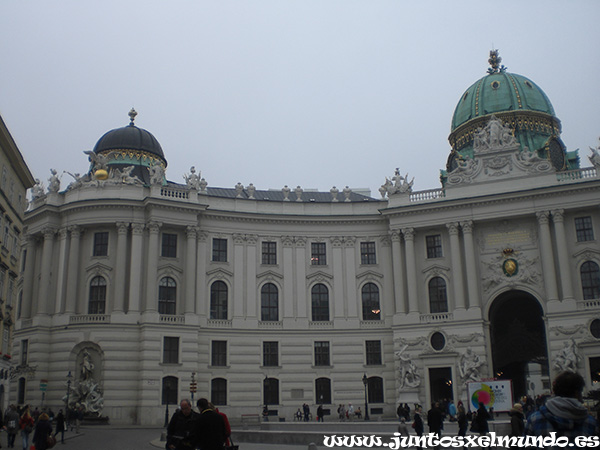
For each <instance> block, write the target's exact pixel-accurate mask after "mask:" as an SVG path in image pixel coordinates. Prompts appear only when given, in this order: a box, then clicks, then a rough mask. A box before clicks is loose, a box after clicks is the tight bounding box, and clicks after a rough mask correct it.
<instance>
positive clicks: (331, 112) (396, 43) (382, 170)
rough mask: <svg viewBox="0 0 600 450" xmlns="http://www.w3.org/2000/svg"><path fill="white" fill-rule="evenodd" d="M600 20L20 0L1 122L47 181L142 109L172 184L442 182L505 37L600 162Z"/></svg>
mask: <svg viewBox="0 0 600 450" xmlns="http://www.w3.org/2000/svg"><path fill="white" fill-rule="evenodd" d="M599 24H600V1H598V0H587V1H586V0H571V1H565V0H562V1H557V0H543V1H525V0H504V1H502V2H497V1H483V0H478V1H461V0H454V1H446V0H415V1H403V0H298V1H296V0H238V1H230V0H214V1H204V0H195V1H182V0H171V1H165V0H161V1H157V0H143V1H135V0H129V1H122V0H102V1H81V0H73V1H58V0H57V1H48V0H31V1H17V0H13V1H10V0H3V1H1V2H0V61H1V69H0V114H1V115H2V117H3V118H4V121H5V122H6V124H7V126H8V127H9V130H10V131H11V133H12V135H13V137H14V139H15V141H16V142H17V144H18V146H19V148H20V150H21V152H22V153H23V155H24V157H25V160H26V161H27V163H28V165H29V167H30V169H31V171H32V173H33V174H34V176H35V177H37V178H40V179H42V180H43V181H44V183H45V184H46V185H47V184H48V183H47V179H48V177H49V176H50V172H49V169H50V168H51V167H52V168H56V169H57V170H59V171H60V172H62V171H63V170H66V171H69V172H82V173H83V172H85V171H86V170H87V168H88V162H87V156H86V155H84V154H83V151H84V150H91V149H92V148H93V147H94V145H95V143H96V141H97V140H98V139H99V138H100V136H102V135H103V134H104V133H105V132H106V131H108V130H110V129H113V128H119V127H122V126H125V125H127V124H128V122H129V119H128V117H127V113H128V111H129V109H130V108H131V107H132V106H133V107H135V109H136V110H137V111H138V113H139V115H138V117H137V119H136V125H137V126H139V127H141V128H144V129H146V130H148V131H150V132H151V133H152V134H154V136H155V137H156V138H157V139H158V141H159V142H160V143H161V145H162V148H163V151H164V153H165V156H166V159H167V161H168V167H167V178H168V179H169V180H171V181H175V182H183V177H182V176H183V174H184V173H187V172H188V171H189V168H190V166H192V165H194V166H196V168H197V169H198V170H200V171H201V172H202V176H203V177H205V178H206V180H207V181H208V183H209V186H217V187H233V186H234V185H235V184H236V183H237V182H238V181H239V182H241V183H242V184H244V185H248V184H249V183H254V185H255V186H256V187H257V188H258V189H268V188H276V189H280V188H281V187H283V186H284V185H289V186H290V187H295V186H297V185H301V186H302V187H304V188H318V189H320V190H329V188H331V187H332V186H333V185H336V186H337V187H339V188H340V189H341V187H343V186H346V185H349V186H350V187H354V188H359V187H368V188H370V189H371V190H372V193H373V196H376V197H378V196H379V194H378V192H377V188H378V187H379V186H380V185H381V184H382V183H383V182H384V181H385V177H386V176H391V175H392V174H393V172H394V168H396V167H399V168H400V170H401V172H402V173H406V172H408V173H409V174H410V176H411V177H412V176H414V177H415V184H414V189H415V190H424V189H432V188H437V187H439V186H440V184H439V170H440V169H442V168H444V167H445V164H446V158H447V156H448V154H449V152H450V146H449V144H448V141H447V138H448V134H449V132H450V120H451V118H452V113H453V111H454V108H455V106H456V104H457V102H458V100H459V99H460V97H461V95H462V93H463V92H464V91H465V90H466V89H467V88H468V87H469V86H470V85H471V84H473V83H474V82H475V81H477V80H478V79H479V78H481V77H482V76H484V75H485V73H486V70H487V67H488V63H487V59H488V56H489V51H490V49H491V48H492V46H494V47H495V48H498V49H499V50H500V56H501V57H502V58H503V61H502V63H503V64H505V65H506V66H507V67H508V71H509V72H513V73H517V74H520V75H524V76H526V77H528V78H530V79H532V80H533V81H534V82H536V83H537V84H538V85H539V86H540V87H541V88H542V89H543V90H544V91H545V92H546V94H547V95H548V96H549V98H550V100H551V101H552V103H553V105H554V108H555V111H556V114H557V116H558V117H559V119H561V121H562V124H563V135H562V137H563V140H564V142H565V144H566V145H567V147H568V149H569V150H574V149H577V148H579V149H580V157H581V160H582V166H584V167H586V166H590V163H589V161H588V159H587V155H588V154H589V153H590V151H589V147H590V146H594V147H596V146H597V145H598V137H599V136H600V101H599V100H600V76H599V74H600V57H599V56H600V51H599V50H600V25H599ZM70 181H71V180H70V177H69V176H68V175H64V177H63V187H65V186H66V184H67V183H68V182H70Z"/></svg>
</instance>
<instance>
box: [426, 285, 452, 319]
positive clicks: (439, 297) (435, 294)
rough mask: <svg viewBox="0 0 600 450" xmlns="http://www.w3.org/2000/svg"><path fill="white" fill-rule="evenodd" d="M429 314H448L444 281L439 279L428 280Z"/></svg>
mask: <svg viewBox="0 0 600 450" xmlns="http://www.w3.org/2000/svg"><path fill="white" fill-rule="evenodd" d="M429 312H430V313H432V314H433V313H443V312H448V296H447V295H446V281H444V279H443V278H441V277H434V278H432V279H431V280H429Z"/></svg>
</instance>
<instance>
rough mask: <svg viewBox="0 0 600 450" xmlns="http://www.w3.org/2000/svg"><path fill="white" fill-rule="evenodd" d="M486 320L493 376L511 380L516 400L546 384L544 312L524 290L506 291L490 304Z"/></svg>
mask: <svg viewBox="0 0 600 450" xmlns="http://www.w3.org/2000/svg"><path fill="white" fill-rule="evenodd" d="M488 317H489V323H490V346H491V350H492V364H493V373H494V377H496V378H499V379H510V380H512V385H513V393H514V396H515V399H517V398H519V397H521V396H523V395H528V394H529V395H532V396H533V395H535V394H538V393H541V392H542V390H543V389H544V387H545V385H546V383H547V384H548V385H549V367H548V345H547V333H546V324H545V315H544V309H543V307H542V305H541V303H540V302H539V301H538V299H537V298H536V297H535V296H534V295H532V294H531V293H529V292H526V291H524V290H509V291H505V292H503V293H500V294H499V295H497V296H496V297H495V298H494V300H493V301H492V302H491V304H490V307H489V310H488Z"/></svg>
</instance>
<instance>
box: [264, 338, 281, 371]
mask: <svg viewBox="0 0 600 450" xmlns="http://www.w3.org/2000/svg"><path fill="white" fill-rule="evenodd" d="M278 347H279V343H278V342H263V366H265V367H267V366H271V367H277V366H278V365H279V352H278Z"/></svg>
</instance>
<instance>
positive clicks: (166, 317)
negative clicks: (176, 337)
mask: <svg viewBox="0 0 600 450" xmlns="http://www.w3.org/2000/svg"><path fill="white" fill-rule="evenodd" d="M160 323H168V324H176V325H183V324H185V316H176V315H174V314H161V315H160Z"/></svg>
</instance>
